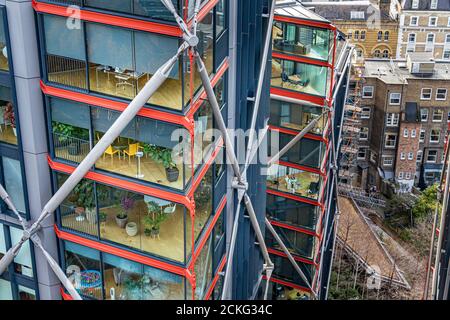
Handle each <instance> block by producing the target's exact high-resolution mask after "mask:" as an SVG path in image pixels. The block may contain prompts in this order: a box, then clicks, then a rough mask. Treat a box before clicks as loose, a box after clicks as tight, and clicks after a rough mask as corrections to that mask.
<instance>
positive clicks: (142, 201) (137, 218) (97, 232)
mask: <svg viewBox="0 0 450 320" xmlns="http://www.w3.org/2000/svg"><path fill="white" fill-rule="evenodd" d="M66 179H67V176H65V175H63V174H57V180H58V185H59V186H61V185H62V184H63V183H64V181H65V180H66ZM194 197H195V202H196V211H195V223H193V222H192V220H191V216H190V213H189V211H188V210H187V209H186V208H185V207H184V206H183V205H181V204H178V203H174V202H171V201H168V200H164V199H161V198H157V197H152V196H148V195H141V194H137V193H134V192H131V191H126V190H122V189H118V188H114V187H110V186H107V185H104V184H100V183H96V182H93V181H90V180H83V181H82V182H80V183H79V184H78V185H77V187H75V189H74V190H73V191H72V193H71V194H70V195H69V196H68V197H67V198H66V199H65V201H64V202H63V204H62V205H61V206H60V210H59V220H60V222H61V226H62V227H63V228H65V229H68V230H73V231H76V232H78V233H81V234H84V235H88V236H92V237H94V238H97V239H99V240H103V241H106V242H113V243H116V244H119V245H122V246H125V247H128V248H133V249H136V250H139V251H142V252H145V253H149V254H152V255H155V256H158V257H162V258H166V259H169V260H172V261H176V262H180V263H185V262H186V261H187V258H188V257H189V256H190V254H191V251H192V234H191V230H192V228H194V238H195V240H197V239H198V237H199V235H200V233H201V232H202V230H203V228H204V227H205V225H206V223H207V222H208V220H209V218H210V217H211V213H212V188H211V181H210V176H208V175H207V176H206V177H205V179H204V181H202V183H201V184H200V187H199V188H198V189H197V190H196V192H195V196H194Z"/></svg>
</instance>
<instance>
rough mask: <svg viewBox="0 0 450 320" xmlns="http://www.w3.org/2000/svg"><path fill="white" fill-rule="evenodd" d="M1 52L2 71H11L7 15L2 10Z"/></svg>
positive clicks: (0, 24)
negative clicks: (6, 27)
mask: <svg viewBox="0 0 450 320" xmlns="http://www.w3.org/2000/svg"><path fill="white" fill-rule="evenodd" d="M5 12H6V11H5ZM0 50H1V52H0V70H3V71H9V61H8V48H7V46H6V31H5V13H4V12H3V10H0Z"/></svg>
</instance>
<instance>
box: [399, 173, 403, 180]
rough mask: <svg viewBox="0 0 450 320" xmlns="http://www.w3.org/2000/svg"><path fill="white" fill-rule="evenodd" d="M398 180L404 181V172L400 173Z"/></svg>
mask: <svg viewBox="0 0 450 320" xmlns="http://www.w3.org/2000/svg"><path fill="white" fill-rule="evenodd" d="M398 179H399V180H403V172H399V173H398Z"/></svg>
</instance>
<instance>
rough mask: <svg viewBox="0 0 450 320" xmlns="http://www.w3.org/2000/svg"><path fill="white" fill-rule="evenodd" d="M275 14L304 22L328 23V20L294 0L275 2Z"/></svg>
mask: <svg viewBox="0 0 450 320" xmlns="http://www.w3.org/2000/svg"><path fill="white" fill-rule="evenodd" d="M275 14H276V15H279V16H286V17H293V18H300V19H306V20H313V21H319V22H323V23H330V21H329V20H327V19H325V18H323V17H322V16H320V15H318V14H316V13H314V12H313V11H311V10H308V9H307V8H305V7H304V6H303V5H302V4H301V3H300V2H298V1H295V0H281V1H277V3H276V7H275Z"/></svg>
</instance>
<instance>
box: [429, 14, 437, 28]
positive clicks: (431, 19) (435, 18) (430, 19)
mask: <svg viewBox="0 0 450 320" xmlns="http://www.w3.org/2000/svg"><path fill="white" fill-rule="evenodd" d="M431 21H434V22H435V23H434V24H432V23H431ZM437 24H438V17H435V16H431V17H429V18H428V26H429V27H436V26H437Z"/></svg>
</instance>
